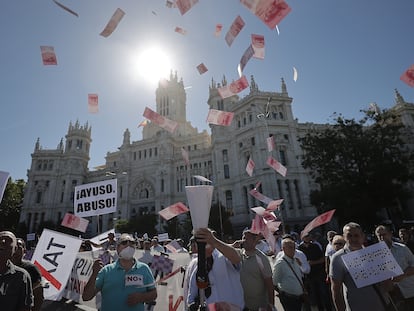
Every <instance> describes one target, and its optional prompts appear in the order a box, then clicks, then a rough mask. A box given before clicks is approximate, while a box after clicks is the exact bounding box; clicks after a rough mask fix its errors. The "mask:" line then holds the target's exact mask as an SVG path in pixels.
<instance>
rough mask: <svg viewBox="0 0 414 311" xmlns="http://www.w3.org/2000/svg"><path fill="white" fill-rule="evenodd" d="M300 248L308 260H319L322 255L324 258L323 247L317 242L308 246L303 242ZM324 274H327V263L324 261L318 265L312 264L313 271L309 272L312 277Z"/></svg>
mask: <svg viewBox="0 0 414 311" xmlns="http://www.w3.org/2000/svg"><path fill="white" fill-rule="evenodd" d="M298 249H299V250H300V251H302V252H304V253H305V255H306V258H307V259H308V261H309V260H318V259H320V258H321V257H322V258H324V254H323V252H322V250H321V248H320V247H319V246H318V245H317V244H315V243H310V244H309V245H308V246H305V244H304V243H302V244H300V245H299V247H298ZM323 275H325V264H324V263H320V264H317V265H311V271H310V273H309V274H308V276H309V277H310V278H312V277H317V276H319V277H322V276H323Z"/></svg>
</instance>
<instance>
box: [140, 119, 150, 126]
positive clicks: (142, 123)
mask: <svg viewBox="0 0 414 311" xmlns="http://www.w3.org/2000/svg"><path fill="white" fill-rule="evenodd" d="M147 124H148V120H147V119H145V120H143V121H141V123H140V124H138V127H141V126H142V127H144V126H146V125H147Z"/></svg>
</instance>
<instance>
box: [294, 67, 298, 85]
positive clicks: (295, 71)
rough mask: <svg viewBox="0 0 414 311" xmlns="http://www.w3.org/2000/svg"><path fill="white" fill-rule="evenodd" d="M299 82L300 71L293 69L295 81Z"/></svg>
mask: <svg viewBox="0 0 414 311" xmlns="http://www.w3.org/2000/svg"><path fill="white" fill-rule="evenodd" d="M297 80H298V70H297V69H296V68H295V67H293V81H295V82H296V81H297Z"/></svg>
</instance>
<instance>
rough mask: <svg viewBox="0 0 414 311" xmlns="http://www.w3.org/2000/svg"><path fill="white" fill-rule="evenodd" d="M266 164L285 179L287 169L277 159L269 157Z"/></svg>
mask: <svg viewBox="0 0 414 311" xmlns="http://www.w3.org/2000/svg"><path fill="white" fill-rule="evenodd" d="M266 164H267V165H269V166H270V167H271V168H273V169H274V170H275V171H276V172H278V173H279V174H280V175H282V176H283V177H286V173H287V169H286V167H284V166H283V165H282V164H281V163H279V162H278V161H277V160H276V159H274V158H272V157H271V156H269V157H268V158H267V161H266Z"/></svg>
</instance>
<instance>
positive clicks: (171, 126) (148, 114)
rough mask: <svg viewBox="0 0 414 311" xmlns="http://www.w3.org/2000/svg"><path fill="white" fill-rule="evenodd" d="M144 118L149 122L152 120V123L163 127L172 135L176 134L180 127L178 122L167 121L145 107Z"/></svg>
mask: <svg viewBox="0 0 414 311" xmlns="http://www.w3.org/2000/svg"><path fill="white" fill-rule="evenodd" d="M143 116H144V117H145V118H147V119H148V120H151V121H152V122H154V123H155V124H157V125H158V126H159V127H162V128H163V129H165V130H167V131H168V132H170V133H174V131H175V130H176V129H177V127H178V123H177V122H175V121H173V120H170V119H167V118H166V117H164V116H162V115H160V114H159V113H156V112H155V111H152V110H151V109H149V108H148V107H145V110H144V113H143Z"/></svg>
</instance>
